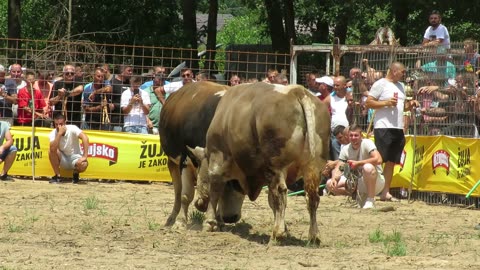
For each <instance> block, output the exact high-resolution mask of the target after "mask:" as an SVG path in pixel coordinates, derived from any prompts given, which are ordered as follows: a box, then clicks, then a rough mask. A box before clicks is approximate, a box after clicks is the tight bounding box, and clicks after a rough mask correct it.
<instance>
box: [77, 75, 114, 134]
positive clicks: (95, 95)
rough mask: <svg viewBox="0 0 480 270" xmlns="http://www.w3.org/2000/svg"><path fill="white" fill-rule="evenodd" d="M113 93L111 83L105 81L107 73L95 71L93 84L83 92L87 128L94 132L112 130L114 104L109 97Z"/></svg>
mask: <svg viewBox="0 0 480 270" xmlns="http://www.w3.org/2000/svg"><path fill="white" fill-rule="evenodd" d="M111 92H112V86H111V85H110V82H109V81H107V80H105V72H104V71H103V70H102V69H101V68H97V69H95V74H94V75H93V82H91V83H88V84H86V85H85V87H84V91H83V110H84V111H85V128H87V129H94V130H109V129H110V123H109V122H110V116H109V114H110V111H111V109H113V104H112V103H111V102H110V100H109V97H110V95H108V94H109V93H111Z"/></svg>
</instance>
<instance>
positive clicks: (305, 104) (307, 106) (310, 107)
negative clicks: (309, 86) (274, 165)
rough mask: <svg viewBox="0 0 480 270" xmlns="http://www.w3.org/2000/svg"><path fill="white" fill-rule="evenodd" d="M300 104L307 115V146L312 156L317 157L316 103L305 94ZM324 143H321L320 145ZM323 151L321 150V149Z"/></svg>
mask: <svg viewBox="0 0 480 270" xmlns="http://www.w3.org/2000/svg"><path fill="white" fill-rule="evenodd" d="M299 101H300V105H301V106H302V110H303V115H304V116H305V123H306V124H307V140H306V141H307V144H308V145H307V148H308V152H309V153H310V157H311V158H315V152H316V151H315V149H316V148H317V145H316V140H315V131H316V124H317V123H316V122H315V104H314V103H313V102H312V100H311V99H310V98H309V97H308V95H303V97H302V98H300V100H299ZM321 146H322V145H321V144H320V147H321ZM320 152H321V151H320Z"/></svg>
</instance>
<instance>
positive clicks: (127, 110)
mask: <svg viewBox="0 0 480 270" xmlns="http://www.w3.org/2000/svg"><path fill="white" fill-rule="evenodd" d="M141 84H142V79H141V78H140V77H139V76H132V77H131V78H130V87H129V88H127V90H125V91H123V93H122V98H121V100H120V107H121V108H122V113H123V114H124V119H123V121H124V124H123V131H125V132H131V133H141V134H148V128H147V126H148V124H149V121H150V119H148V113H149V112H150V105H151V102H150V94H149V93H148V92H146V91H144V90H141V89H140V85H141Z"/></svg>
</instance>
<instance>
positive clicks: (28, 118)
mask: <svg viewBox="0 0 480 270" xmlns="http://www.w3.org/2000/svg"><path fill="white" fill-rule="evenodd" d="M25 79H26V82H27V85H26V86H25V87H23V88H22V89H20V90H19V91H18V95H17V97H18V119H17V123H18V124H19V125H21V126H27V125H31V124H32V112H33V113H34V114H35V115H34V118H35V126H42V127H50V123H51V120H49V119H48V115H47V114H46V113H45V111H44V108H45V107H46V106H47V105H46V103H45V99H44V98H43V95H42V91H40V89H38V88H34V87H33V84H34V82H35V74H34V73H33V72H27V74H26V77H25ZM32 89H33V96H34V98H33V100H34V102H32V93H31V91H32ZM32 107H34V108H35V110H33V108H32Z"/></svg>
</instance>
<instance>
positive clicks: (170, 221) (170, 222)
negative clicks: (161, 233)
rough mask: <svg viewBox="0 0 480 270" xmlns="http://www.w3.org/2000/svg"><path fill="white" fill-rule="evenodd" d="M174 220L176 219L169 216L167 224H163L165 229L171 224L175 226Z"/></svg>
mask: <svg viewBox="0 0 480 270" xmlns="http://www.w3.org/2000/svg"><path fill="white" fill-rule="evenodd" d="M176 219H177V217H172V216H169V217H168V219H167V222H165V227H171V226H172V225H173V224H175V220H176Z"/></svg>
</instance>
